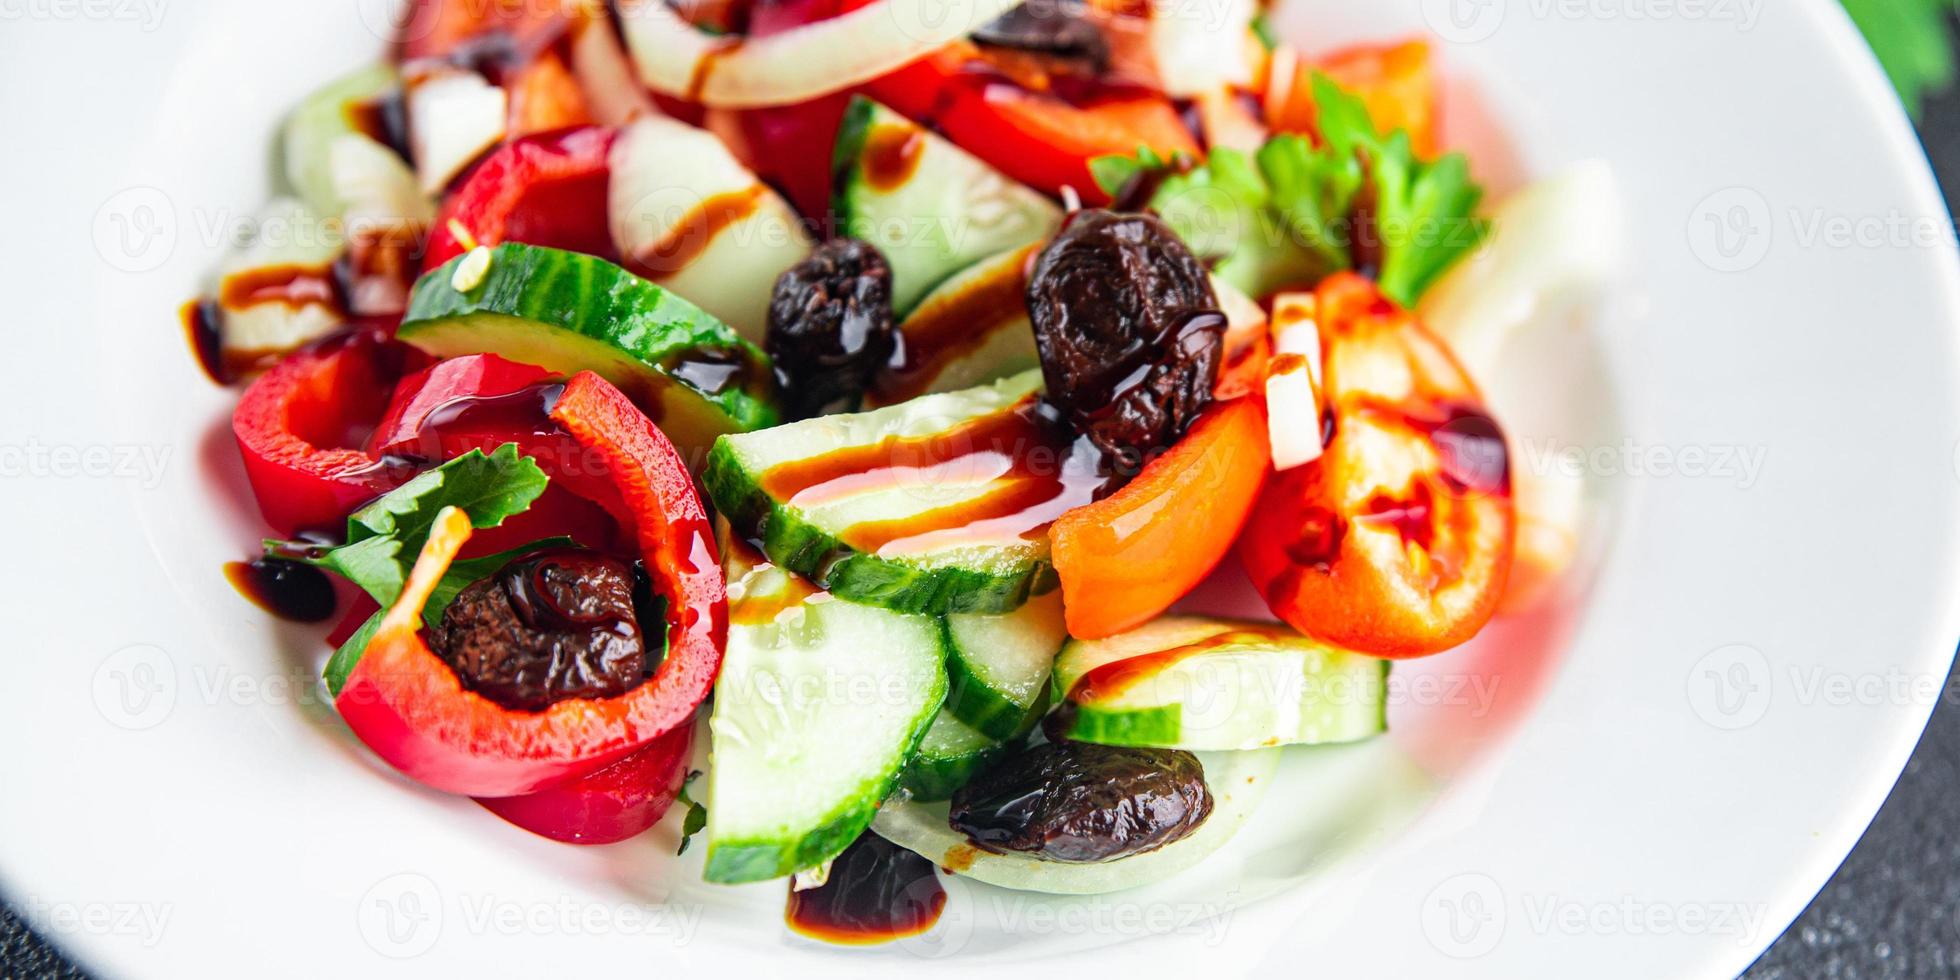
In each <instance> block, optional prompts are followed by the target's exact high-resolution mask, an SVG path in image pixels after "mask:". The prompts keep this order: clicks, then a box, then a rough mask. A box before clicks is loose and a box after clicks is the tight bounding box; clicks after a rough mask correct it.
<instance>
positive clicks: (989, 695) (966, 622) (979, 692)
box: [946, 589, 1068, 739]
mask: <svg viewBox="0 0 1960 980" xmlns="http://www.w3.org/2000/svg"><path fill="white" fill-rule="evenodd" d="M1067 641H1068V624H1067V623H1066V622H1064V621H1063V618H1062V593H1061V590H1060V589H1057V590H1055V591H1053V592H1050V593H1047V594H1046V595H1040V596H1036V597H1034V598H1032V599H1029V600H1028V602H1027V605H1024V606H1022V607H1021V608H1019V609H1016V610H1014V611H1013V612H1011V613H1007V614H1005V615H999V616H981V615H952V616H948V617H946V645H947V649H948V656H947V658H946V676H947V681H948V684H949V687H948V688H947V693H946V710H948V711H950V712H952V713H953V714H954V715H955V716H956V717H958V718H959V719H960V720H961V721H963V722H966V723H967V724H968V725H971V726H973V727H974V728H976V729H979V730H980V731H981V732H983V733H985V734H987V735H989V736H992V737H993V738H995V739H1005V738H1012V737H1014V734H1015V733H1016V732H1018V731H1021V730H1022V728H1023V724H1024V722H1025V719H1026V718H1027V716H1028V712H1029V711H1031V710H1033V708H1034V707H1035V704H1036V702H1038V701H1042V700H1043V696H1044V695H1045V694H1047V690H1048V674H1049V670H1050V669H1051V668H1052V667H1054V665H1055V655H1056V654H1057V653H1060V652H1061V649H1062V644H1063V643H1065V642H1067Z"/></svg>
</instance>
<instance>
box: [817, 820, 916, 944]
mask: <svg viewBox="0 0 1960 980" xmlns="http://www.w3.org/2000/svg"><path fill="white" fill-rule="evenodd" d="M945 908H946V890H945V889H944V888H942V887H940V884H939V873H938V871H937V870H936V869H934V868H933V866H932V862H931V861H928V860H926V859H925V858H922V857H920V856H919V855H917V854H914V853H912V852H911V851H908V850H906V849H905V848H902V847H899V846H898V845H896V844H893V843H890V842H888V841H886V840H885V839H884V838H882V837H879V836H878V835H877V834H873V833H869V832H867V833H866V834H865V835H864V836H862V837H859V838H858V839H857V840H856V841H855V842H854V843H852V844H851V846H850V847H847V848H845V849H844V853H842V854H839V855H837V858H836V860H834V861H832V862H831V864H830V877H829V879H828V880H827V881H825V882H824V883H823V884H822V885H821V886H819V887H816V888H806V889H804V890H802V891H797V890H795V887H794V886H792V887H791V889H790V893H789V907H788V909H787V910H786V911H785V913H784V919H785V920H786V921H787V922H788V924H789V927H790V929H791V930H793V931H795V932H796V933H798V934H799V935H804V936H808V937H810V938H811V939H818V940H822V941H824V942H827V943H836V944H839V945H843V946H870V945H875V944H878V943H888V942H891V941H892V940H894V939H903V938H905V937H906V936H916V935H918V934H920V933H922V932H925V931H926V930H928V929H930V928H932V926H933V923H935V922H938V921H939V914H940V913H941V912H943V911H945Z"/></svg>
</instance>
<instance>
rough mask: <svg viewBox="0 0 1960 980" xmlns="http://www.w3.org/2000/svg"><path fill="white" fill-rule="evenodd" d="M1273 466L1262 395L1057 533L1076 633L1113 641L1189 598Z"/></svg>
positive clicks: (1190, 436)
mask: <svg viewBox="0 0 1960 980" xmlns="http://www.w3.org/2000/svg"><path fill="white" fill-rule="evenodd" d="M1271 466H1272V450H1271V447H1270V446H1269V445H1268V444H1267V441H1266V409H1265V405H1264V403H1263V402H1262V401H1261V400H1260V399H1257V398H1240V399H1236V400H1233V401H1228V402H1223V403H1220V404H1218V405H1214V406H1212V407H1211V408H1210V409H1209V410H1207V411H1206V412H1205V414H1204V415H1202V416H1199V418H1198V421H1197V422H1195V423H1193V424H1192V426H1191V430H1190V431H1189V432H1186V433H1185V434H1184V438H1182V439H1179V440H1178V441H1177V444H1176V445H1174V446H1172V447H1171V448H1170V450H1169V451H1168V452H1166V453H1164V454H1163V455H1162V456H1159V457H1157V458H1156V459H1154V460H1151V461H1150V463H1149V464H1148V465H1146V466H1144V468H1143V471H1142V472H1141V473H1138V474H1137V477H1136V479H1134V480H1131V481H1130V482H1129V483H1128V484H1125V485H1124V487H1123V489H1121V490H1118V491H1116V492H1115V493H1113V494H1111V495H1109V496H1108V497H1105V498H1103V499H1102V500H1098V501H1096V502H1095V503H1093V504H1090V505H1088V506H1086V507H1078V508H1076V509H1074V510H1072V511H1069V512H1068V513H1066V514H1063V515H1062V516H1061V518H1060V519H1059V520H1057V521H1056V522H1055V524H1054V526H1053V527H1051V528H1049V529H1048V539H1049V541H1050V543H1051V544H1052V547H1053V554H1054V562H1055V573H1056V574H1057V575H1058V576H1060V578H1061V580H1062V605H1063V606H1064V608H1065V609H1066V610H1067V615H1068V632H1069V635H1070V636H1074V637H1077V638H1078V639H1084V640H1093V639H1099V638H1101V637H1105V636H1114V635H1116V634H1118V633H1121V632H1123V631H1125V630H1128V629H1130V628H1132V627H1136V626H1141V625H1143V624H1144V623H1146V622H1149V621H1150V620H1152V619H1154V618H1156V616H1157V614H1158V613H1161V612H1163V611H1164V610H1166V609H1169V608H1170V607H1171V604H1172V603H1174V602H1176V601H1177V600H1179V599H1182V598H1184V595H1185V593H1187V592H1190V591H1191V589H1192V588H1193V587H1195V586H1196V585H1197V584H1198V583H1199V582H1201V581H1203V580H1204V577H1205V576H1206V575H1209V574H1211V570H1212V568H1213V567H1215V566H1216V565H1217V564H1218V562H1219V560H1220V559H1222V558H1224V557H1225V555H1226V553H1227V552H1229V551H1231V550H1232V542H1234V541H1236V540H1237V539H1238V536H1239V528H1240V527H1242V526H1243V525H1244V524H1245V520H1246V517H1247V515H1249V514H1250V513H1251V511H1252V502H1253V501H1254V500H1256V499H1258V496H1259V487H1260V484H1261V483H1263V482H1264V481H1265V477H1266V472H1267V470H1268V469H1269V468H1270V467H1271Z"/></svg>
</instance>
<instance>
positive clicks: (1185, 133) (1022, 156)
mask: <svg viewBox="0 0 1960 980" xmlns="http://www.w3.org/2000/svg"><path fill="white" fill-rule="evenodd" d="M865 88H866V91H867V92H868V93H869V94H870V95H871V96H872V97H873V98H875V99H878V100H879V101H881V102H884V103H886V104H887V105H890V106H891V107H892V108H893V109H896V110H897V111H899V112H901V113H904V114H905V115H908V116H911V117H913V118H914V119H918V120H920V121H921V122H926V123H930V124H933V125H936V126H938V127H939V129H940V131H942V132H944V133H945V134H946V136H947V138H949V139H951V140H952V141H953V142H955V143H957V144H959V145H960V147H962V148H963V149H965V150H966V151H967V152H969V153H972V154H974V155H975V156H978V157H979V158H980V159H982V160H985V161H986V162H987V163H989V164H991V165H993V166H994V167H995V168H997V169H999V170H1000V171H1001V172H1003V173H1005V174H1007V175H1008V176H1009V177H1012V178H1014V179H1015V180H1018V181H1020V182H1022V183H1024V184H1028V185H1030V186H1032V187H1036V188H1039V189H1041V190H1044V191H1047V192H1049V193H1051V194H1059V193H1061V190H1062V188H1063V187H1065V186H1066V187H1073V188H1075V191H1076V193H1078V194H1080V195H1081V196H1082V199H1083V201H1085V202H1087V203H1089V204H1105V203H1108V200H1109V198H1108V195H1106V194H1104V193H1103V192H1102V190H1101V188H1099V187H1098V186H1097V185H1096V181H1095V178H1094V177H1092V176H1091V175H1090V172H1089V161H1090V160H1093V159H1095V158H1096V157H1099V156H1105V155H1108V154H1119V155H1123V156H1132V155H1135V154H1136V152H1137V148H1138V147H1140V146H1147V147H1149V148H1151V149H1152V150H1155V151H1157V152H1158V153H1159V154H1161V155H1163V156H1165V157H1169V156H1171V155H1172V154H1176V153H1186V154H1191V155H1193V156H1195V155H1197V154H1198V152H1199V150H1198V142H1197V139H1196V138H1195V137H1193V136H1192V135H1191V131H1190V129H1188V128H1186V127H1185V125H1184V122H1183V120H1182V119H1180V118H1179V116H1178V114H1177V109H1176V107H1174V106H1173V105H1171V102H1170V100H1169V99H1167V98H1165V97H1163V96H1162V95H1158V94H1156V93H1153V92H1147V91H1143V90H1140V89H1133V88H1112V89H1110V90H1109V91H1107V92H1104V93H1101V94H1093V95H1090V96H1088V97H1086V98H1083V99H1081V100H1079V101H1070V100H1068V99H1064V98H1062V97H1061V96H1060V95H1058V94H1055V93H1051V92H1037V91H1032V90H1030V89H1028V88H1025V87H1023V86H1021V85H1018V84H1015V83H1014V82H1012V81H1009V80H1008V79H1007V77H1006V76H1003V75H1000V74H997V73H994V72H992V71H990V70H989V68H988V62H987V58H986V56H985V54H984V53H983V52H982V51H980V50H979V49H978V48H976V47H975V46H974V45H972V44H970V43H966V42H959V43H955V44H952V45H949V46H947V47H945V48H943V49H941V50H940V51H939V52H938V53H936V54H934V55H931V56H929V57H927V58H923V59H921V60H919V61H916V62H913V63H912V64H910V65H907V66H906V67H904V68H901V69H899V70H898V71H895V72H892V73H891V74H889V75H886V76H884V77H882V78H879V79H877V80H875V81H872V82H871V83H869V84H868V85H866V86H865Z"/></svg>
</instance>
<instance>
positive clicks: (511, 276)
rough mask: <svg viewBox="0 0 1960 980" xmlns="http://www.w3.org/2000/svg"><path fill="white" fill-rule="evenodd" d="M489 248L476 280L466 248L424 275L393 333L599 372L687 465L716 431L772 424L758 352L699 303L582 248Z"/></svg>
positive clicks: (426, 346) (442, 348) (455, 349)
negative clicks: (464, 269)
mask: <svg viewBox="0 0 1960 980" xmlns="http://www.w3.org/2000/svg"><path fill="white" fill-rule="evenodd" d="M489 252H490V265H489V269H488V271H486V272H484V273H483V274H482V275H481V276H480V277H475V278H476V281H474V282H472V281H469V280H470V279H471V278H472V277H470V276H467V275H465V276H462V277H459V276H458V275H457V269H458V268H459V267H461V266H462V264H463V263H464V262H467V261H470V260H471V259H470V256H469V255H467V254H465V255H462V256H458V257H457V258H455V259H452V260H450V262H449V263H448V264H447V265H444V266H443V267H442V268H440V269H436V270H434V271H433V272H430V273H429V274H427V275H425V276H423V277H422V279H421V281H420V282H418V283H416V284H415V293H414V295H413V296H411V297H410V299H409V308H408V314H407V316H406V317H405V318H404V319H403V321H402V325H401V329H400V331H399V332H398V336H399V337H401V339H402V340H404V341H407V342H408V343H410V344H413V345H415V346H416V347H420V348H422V349H423V350H426V351H428V352H430V353H432V354H435V355H436V356H438V357H457V356H460V355H463V354H480V353H486V352H487V353H493V354H500V355H502V356H504V357H508V358H510V359H511V360H514V361H522V362H524V363H526V364H536V365H539V366H540V367H544V368H547V369H549V370H552V371H557V372H562V373H566V374H571V373H575V372H578V371H586V370H589V371H594V372H597V373H598V374H599V375H601V376H603V377H604V378H605V379H606V380H608V381H610V382H612V383H613V384H615V385H618V386H619V387H620V389H621V390H622V391H624V392H626V394H627V395H628V396H629V397H631V398H632V399H633V401H634V402H635V403H637V404H638V405H639V406H640V408H641V409H643V410H645V411H646V413H647V414H648V415H649V416H650V417H652V419H653V420H654V421H655V422H656V423H658V424H659V426H660V430H661V431H662V432H665V433H666V434H667V437H668V438H670V439H672V440H673V441H674V444H675V445H676V446H677V447H679V448H680V450H681V452H682V453H684V454H686V455H687V458H688V460H689V462H690V463H693V462H697V461H698V460H699V459H700V458H701V456H702V455H703V454H704V453H705V452H706V451H707V448H708V446H709V445H710V444H712V443H713V442H714V440H715V437H716V436H719V435H721V434H723V433H726V432H746V431H748V430H750V429H760V428H765V427H767V426H770V425H774V424H775V422H776V412H775V409H774V408H773V407H771V406H770V404H769V401H768V391H769V385H770V383H771V382H770V375H769V367H768V362H767V358H766V357H764V355H763V353H762V351H760V350H759V349H757V348H756V346H755V345H754V344H751V343H749V342H747V341H745V340H743V339H741V338H740V337H737V336H736V335H735V332H734V331H732V330H730V329H728V327H726V326H725V325H723V324H722V323H721V322H720V321H719V320H716V319H715V318H714V317H711V316H709V315H708V314H707V313H705V312H702V310H701V308H700V307H697V306H695V305H694V304H692V303H689V302H688V301H686V300H684V299H682V298H680V297H679V296H676V295H674V294H673V293H672V292H669V291H667V290H665V289H662V288H660V287H659V286H656V285H654V284H653V283H650V282H647V281H646V280H644V279H641V278H639V277H638V276H635V275H633V274H632V273H630V272H627V271H626V270H625V269H622V268H620V267H619V266H616V265H613V264H612V263H610V262H607V261H606V260H604V259H600V258H594V257H593V256H590V255H583V254H580V253H577V252H566V251H561V250H559V249H554V248H539V247H537V246H534V245H521V244H517V243H514V242H512V243H505V244H503V245H498V246H497V247H495V248H493V249H490V250H489ZM459 286H461V287H466V288H460V289H459V288H458V287H459Z"/></svg>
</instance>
